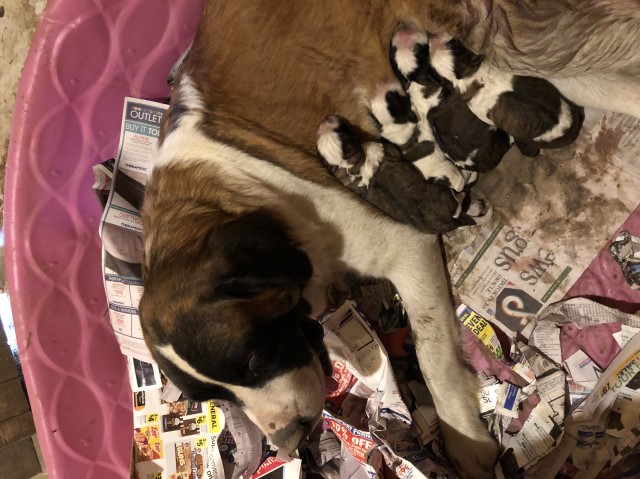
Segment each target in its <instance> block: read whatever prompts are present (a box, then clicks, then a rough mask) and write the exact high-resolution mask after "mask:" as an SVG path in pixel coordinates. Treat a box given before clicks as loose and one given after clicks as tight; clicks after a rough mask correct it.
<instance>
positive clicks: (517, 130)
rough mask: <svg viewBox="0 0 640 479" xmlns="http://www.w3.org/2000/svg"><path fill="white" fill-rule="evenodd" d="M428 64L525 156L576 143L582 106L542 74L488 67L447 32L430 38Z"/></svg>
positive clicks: (474, 110)
mask: <svg viewBox="0 0 640 479" xmlns="http://www.w3.org/2000/svg"><path fill="white" fill-rule="evenodd" d="M429 55H430V61H431V66H432V67H433V68H434V69H435V71H436V72H437V73H438V74H439V75H440V76H442V77H444V78H446V79H447V80H449V81H450V82H451V83H452V84H453V86H454V87H455V88H456V89H457V90H458V91H459V92H460V94H461V95H462V97H463V98H464V99H465V100H466V102H467V104H468V105H469V108H470V109H471V111H472V112H473V113H474V114H475V115H476V116H478V118H480V119H481V120H482V121H484V122H487V123H489V124H492V125H496V126H497V127H498V128H500V129H502V130H504V131H505V132H507V133H508V134H509V135H511V136H512V137H513V139H514V141H515V143H516V145H517V146H518V148H519V149H520V151H521V152H522V153H523V154H524V155H527V156H536V155H537V154H538V153H539V151H540V148H561V147H563V146H567V145H569V144H571V143H573V142H574V141H575V139H576V138H577V137H578V134H579V133H580V129H581V128H582V122H583V120H584V109H583V108H582V107H579V106H578V105H576V104H574V103H572V102H571V101H569V100H567V99H566V98H565V97H564V96H562V94H561V93H560V92H559V91H558V90H557V89H556V87H554V86H553V85H552V84H551V83H550V82H548V81H546V80H544V79H542V78H534V77H527V76H519V75H513V74H511V73H507V72H504V71H501V70H498V69H497V68H495V67H492V66H491V65H489V63H488V62H485V61H484V57H482V56H480V55H475V54H473V53H472V52H470V51H469V50H467V49H466V48H465V47H464V46H463V45H462V43H460V42H459V41H457V40H455V39H452V38H451V37H450V36H449V35H447V34H438V35H431V36H430V37H429Z"/></svg>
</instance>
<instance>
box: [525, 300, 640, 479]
mask: <svg viewBox="0 0 640 479" xmlns="http://www.w3.org/2000/svg"><path fill="white" fill-rule="evenodd" d="M639 323H640V317H638V316H634V315H629V314H625V313H621V312H619V311H616V310H613V309H611V308H607V307H605V306H602V305H599V304H597V303H594V302H592V301H589V300H586V299H581V298H578V299H572V300H568V301H565V302H563V303H559V304H555V305H552V306H550V307H548V308H546V309H545V310H544V311H543V312H542V313H541V315H540V318H539V322H538V326H537V327H536V329H535V330H534V331H533V334H532V336H531V338H530V345H531V344H535V346H536V347H538V348H539V349H541V350H544V349H546V350H549V351H559V356H560V358H561V359H562V360H564V361H563V366H564V367H565V370H566V372H567V374H568V377H567V384H568V390H569V392H570V403H569V404H567V411H568V412H567V420H566V422H565V429H564V436H563V439H562V441H561V443H560V446H559V448H560V449H561V451H560V452H557V453H555V452H554V453H552V454H549V455H547V456H545V457H544V458H543V459H542V460H541V461H540V463H539V464H538V465H536V466H534V467H533V468H532V469H531V472H532V474H531V475H529V474H527V477H532V478H537V477H545V478H546V477H555V475H554V474H555V473H560V474H562V477H567V478H578V479H581V478H585V477H593V478H595V477H636V476H637V475H638V474H640V461H638V448H637V445H638V442H636V441H637V439H638V428H639V427H640V414H639V409H638V408H637V405H638V403H637V396H636V395H637V392H638V389H640V335H638V334H635V333H636V332H637V331H638V330H639V329H638V326H639ZM551 328H555V329H556V330H559V331H563V330H565V329H567V328H568V331H569V333H567V334H564V333H561V335H554V334H550V331H552V329H551ZM623 330H624V334H621V333H622V331H623ZM585 331H587V332H588V333H587V334H583V333H584V332H585ZM623 337H624V338H625V339H624V340H623V339H622V338H623ZM623 341H624V342H623ZM550 342H553V343H554V344H548V343H550ZM572 384H574V385H577V386H580V387H581V389H580V388H579V387H577V386H574V387H573V389H572ZM630 445H632V446H630ZM620 451H624V452H625V456H624V457H623V456H619V453H620ZM528 472H529V471H528ZM533 472H536V473H538V472H539V473H540V476H538V475H535V474H533ZM599 475H600V476H599Z"/></svg>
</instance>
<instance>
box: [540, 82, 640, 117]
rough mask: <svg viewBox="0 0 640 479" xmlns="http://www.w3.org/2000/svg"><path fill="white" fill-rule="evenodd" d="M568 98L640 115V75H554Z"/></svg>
mask: <svg viewBox="0 0 640 479" xmlns="http://www.w3.org/2000/svg"><path fill="white" fill-rule="evenodd" d="M550 81H551V83H553V84H554V86H555V87H556V88H557V89H558V90H560V93H562V94H563V95H564V96H566V97H567V98H568V99H569V100H571V101H573V102H574V103H577V104H578V105H581V106H585V107H593V108H600V109H602V110H611V111H619V112H621V113H626V114H627V115H632V116H635V117H637V118H640V79H638V78H632V77H628V76H623V75H615V74H611V75H606V74H601V75H585V76H581V77H576V78H551V79H550Z"/></svg>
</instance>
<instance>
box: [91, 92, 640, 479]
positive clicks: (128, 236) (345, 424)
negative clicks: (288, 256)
mask: <svg viewBox="0 0 640 479" xmlns="http://www.w3.org/2000/svg"><path fill="white" fill-rule="evenodd" d="M166 107H167V106H166V105H163V104H158V103H153V102H149V101H145V100H138V99H133V98H127V99H126V102H125V108H124V112H123V123H122V134H121V142H120V148H119V150H118V155H117V157H116V158H115V159H111V160H108V161H105V162H103V163H101V164H100V165H96V166H95V167H94V174H95V177H96V182H95V184H94V191H95V192H96V196H97V197H98V199H99V201H100V203H101V205H102V206H103V208H104V214H103V217H102V221H101V231H100V233H101V238H102V241H103V246H104V247H103V274H104V285H105V291H106V294H107V298H108V305H109V310H108V313H109V319H110V321H111V325H112V327H113V330H114V333H115V334H116V337H117V338H118V341H119V344H120V347H121V350H122V352H123V354H125V355H126V356H127V360H128V365H129V372H130V382H131V386H132V391H133V403H132V409H133V417H134V430H133V431H132V436H133V443H134V447H133V450H134V454H133V461H132V477H136V478H139V479H178V478H180V479H187V478H189V479H201V478H205V477H206V478H215V479H222V478H225V479H238V478H243V479H248V478H249V477H251V478H252V479H260V478H262V477H267V476H268V477H269V478H274V477H276V476H277V477H278V479H280V478H282V479H299V478H301V477H303V476H305V475H306V474H310V473H316V474H320V475H322V476H323V477H325V478H329V479H337V478H338V477H340V478H344V479H350V478H354V479H371V478H374V477H394V476H396V477H398V478H400V479H411V478H423V477H425V478H426V477H428V478H434V479H439V478H442V479H444V478H454V477H456V475H455V473H454V471H453V470H452V469H451V468H450V466H449V465H448V463H447V461H446V458H445V453H444V448H443V443H442V439H441V436H440V431H439V424H438V418H437V414H436V411H435V407H434V405H433V401H432V400H431V396H430V394H429V391H428V388H427V387H426V385H425V384H424V380H423V378H422V374H421V373H420V371H419V369H418V367H417V361H416V358H415V348H414V346H413V342H412V338H411V334H410V329H409V326H408V320H407V315H406V313H405V311H404V309H403V307H402V299H401V298H400V297H399V296H398V295H397V294H396V292H395V290H394V288H393V286H392V285H391V284H390V283H388V282H386V281H364V280H362V279H360V278H355V277H353V276H351V275H349V274H345V275H339V276H337V277H336V281H335V283H334V284H333V285H332V286H331V288H330V290H329V291H328V292H327V293H328V298H329V303H330V305H331V306H330V309H329V310H328V311H327V313H326V314H325V315H324V317H323V318H322V319H321V323H322V325H323V328H324V331H325V344H326V345H327V348H328V350H329V354H330V358H331V361H332V364H333V379H334V380H335V381H336V383H337V384H338V387H337V389H336V390H335V391H333V392H331V393H330V394H329V395H328V396H327V397H326V398H325V408H324V411H323V413H322V418H321V421H320V424H319V425H318V427H317V428H316V429H315V431H314V432H313V433H312V435H311V436H310V437H309V438H308V439H307V440H306V441H305V442H304V443H303V444H302V445H301V447H300V448H299V450H298V452H297V454H295V455H294V456H293V457H289V456H286V457H285V456H284V455H282V454H279V453H278V452H277V451H276V450H274V449H273V448H272V447H271V446H270V445H269V443H268V441H267V440H266V438H265V437H264V436H263V435H262V433H261V432H260V430H259V429H258V428H257V426H255V425H254V424H253V423H252V422H251V421H250V420H249V419H248V418H247V416H246V415H245V414H244V413H243V412H242V410H240V409H239V408H237V407H235V406H234V405H232V404H229V403H228V402H225V401H215V400H214V401H206V402H196V401H190V400H188V399H186V398H184V397H182V394H181V392H180V390H179V389H178V388H177V387H176V386H175V385H174V384H173V383H171V381H168V380H167V379H166V378H165V377H164V376H163V375H162V373H161V371H160V370H159V369H158V367H157V366H156V365H155V364H154V363H153V361H152V359H151V356H150V354H149V352H148V350H147V348H146V346H145V343H144V340H143V338H142V332H141V329H140V322H139V318H138V310H137V307H138V302H139V300H140V297H141V295H142V292H143V287H144V286H143V284H142V279H141V266H140V263H141V258H142V246H141V245H142V242H141V236H140V233H141V224H140V207H141V205H142V200H143V197H144V185H145V182H146V175H147V172H148V171H149V167H150V165H151V162H152V161H153V154H154V149H155V146H156V143H157V137H158V134H159V123H160V118H161V116H162V113H163V111H164V109H166ZM602 122H605V123H606V124H607V125H609V123H610V122H611V119H610V118H609V117H607V116H605V117H602V120H601V124H600V127H602V125H603V124H604V123H602ZM607 122H609V123H607ZM594 124H595V123H594ZM627 126H628V125H627ZM616 128H617V127H616ZM598 131H600V132H601V131H602V129H601V130H597V128H596V127H595V126H594V130H593V131H592V135H591V136H592V138H591V140H593V141H595V142H596V143H597V141H598V138H599V137H600V136H599V135H600V134H599V133H598ZM587 136H588V135H587ZM621 138H622V139H621V140H620V142H623V141H631V140H629V139H628V138H627V137H625V136H624V135H622V136H621ZM625 138H627V139H625ZM589 148H590V147H589V146H588V144H587V143H585V141H582V142H579V144H578V145H577V146H576V149H575V150H574V151H573V153H571V154H569V153H565V155H567V158H566V160H567V161H563V162H562V163H561V165H562V167H563V168H565V167H568V159H569V158H571V159H572V162H575V163H576V164H577V165H574V167H573V170H572V171H574V173H575V174H576V175H577V174H578V173H579V172H580V171H582V170H581V169H582V168H591V167H592V166H593V165H591V166H589V165H588V164H587V163H589V164H590V162H592V161H595V160H594V157H593V155H591V153H589V154H587V153H585V151H586V150H589ZM602 148H604V147H602ZM589 151H591V150H589ZM580 152H582V153H580ZM572 155H573V156H572ZM590 155H591V156H590ZM585 158H586V159H585ZM513 160H514V161H517V160H515V159H513ZM561 160H562V158H561ZM505 162H507V163H508V162H509V159H508V158H507V159H505ZM614 163H615V164H616V165H619V166H620V165H621V164H620V162H614ZM558 167H560V165H558ZM514 168H517V166H515V167H514ZM509 171H510V170H509V168H507V172H509ZM603 174H607V175H610V176H612V178H610V179H611V180H612V181H615V182H617V183H615V184H617V185H618V186H616V187H615V188H613V191H612V192H610V193H608V194H607V195H605V196H606V198H604V199H603V200H602V201H605V200H606V201H613V200H612V198H613V196H615V195H618V196H619V197H620V198H621V199H620V201H619V202H618V203H616V205H613V203H611V204H610V205H609V203H606V201H605V206H606V205H609V206H611V208H614V206H616V208H617V209H615V208H614V209H612V210H611V215H610V217H608V218H607V220H606V221H603V220H602V218H594V219H593V221H590V222H588V227H589V228H592V227H593V228H595V229H594V232H595V233H594V234H595V239H594V240H593V241H592V240H591V239H590V241H588V242H584V244H583V243H580V242H579V241H577V240H578V239H579V238H577V237H576V238H573V239H575V240H576V241H574V242H570V241H568V240H567V237H566V236H562V235H559V236H558V238H556V239H554V236H553V234H552V233H551V232H549V231H547V232H545V231H542V230H543V228H542V225H541V224H538V223H536V221H534V220H531V219H527V221H524V220H523V218H522V216H519V217H517V218H516V217H513V218H509V221H506V220H505V218H501V217H500V216H499V215H498V216H497V217H496V219H495V222H494V223H493V224H490V225H486V226H485V227H482V228H475V229H467V230H465V231H462V232H461V233H457V234H456V235H451V236H450V243H454V244H453V245H451V244H450V245H448V250H449V254H450V255H451V254H452V252H453V253H454V254H453V257H454V258H453V260H452V261H450V264H449V266H450V269H451V275H452V278H453V282H454V285H455V286H456V288H457V292H458V295H459V296H460V300H462V301H463V303H461V304H460V303H459V306H458V308H457V316H458V319H459V321H460V331H461V335H462V338H463V345H464V348H465V353H466V355H467V357H468V359H469V362H470V365H471V367H472V368H473V369H474V370H475V372H476V373H477V377H478V405H479V410H480V412H481V415H482V417H483V418H484V419H485V420H486V422H487V428H488V429H489V431H491V433H492V434H494V436H495V437H496V439H497V440H498V441H499V442H500V444H501V445H502V450H503V454H502V456H501V458H500V461H499V463H498V465H497V467H496V475H497V477H504V478H512V477H516V476H523V475H524V476H525V477H531V478H536V479H537V478H543V479H544V478H549V479H551V478H555V477H557V476H558V475H559V474H560V476H559V477H563V478H577V479H585V478H595V477H598V475H599V474H603V475H602V476H601V477H611V476H607V474H619V475H618V476H613V477H621V476H620V475H622V474H627V476H626V477H632V475H633V474H634V473H637V474H640V470H638V466H637V464H638V463H639V462H640V461H639V460H638V459H639V458H640V456H639V452H638V451H639V450H640V335H638V334H637V333H638V331H640V317H638V316H631V315H627V314H623V313H620V312H619V311H616V310H613V309H609V308H606V307H604V306H601V305H599V304H596V303H594V302H591V301H588V300H585V299H575V300H570V301H567V302H564V303H553V302H554V301H557V300H558V299H560V298H561V297H562V296H563V295H564V293H565V292H566V291H567V290H568V289H569V288H570V286H571V285H572V284H573V282H574V281H575V279H576V278H577V277H578V276H579V274H580V273H581V272H582V271H583V270H584V269H585V268H586V266H587V265H588V263H589V260H590V259H591V258H593V257H594V256H595V255H596V254H597V252H598V250H599V249H600V248H602V246H603V244H604V241H605V240H606V239H608V238H610V235H611V234H612V232H613V231H615V229H616V228H617V226H618V225H619V224H621V223H622V222H623V221H624V220H625V218H626V215H627V216H628V214H629V213H630V212H631V211H632V209H633V208H634V207H635V206H636V204H634V202H635V203H637V202H638V199H637V197H636V196H634V195H632V194H631V192H630V190H629V185H630V184H631V181H630V178H627V177H626V176H625V175H623V174H622V173H621V172H618V171H615V172H609V173H603ZM637 177H640V174H639V175H638V176H637ZM607 178H608V177H607ZM565 180H566V178H565ZM558 181H560V180H558ZM607 181H608V180H607ZM507 183H508V182H507ZM591 186H594V189H593V191H595V192H598V191H599V192H600V193H599V194H603V193H602V187H601V186H598V185H591ZM598 188H600V189H598ZM616 188H617V189H616ZM507 190H508V187H507V186H504V185H503V187H502V189H500V188H496V194H497V195H505V194H507V193H505V191H507ZM634 198H635V199H634ZM609 206H606V207H607V208H608V207H609ZM543 207H544V206H540V208H543ZM532 217H535V218H537V216H536V215H533V216H532ZM571 221H573V220H571ZM568 222H569V221H563V223H568ZM596 222H598V224H597V225H596V224H595V223H596ZM592 223H593V224H592ZM510 225H511V226H510ZM512 225H517V226H512ZM554 228H556V229H555V230H553V231H555V232H556V234H559V233H558V231H560V230H559V229H558V228H560V226H558V225H555V226H554ZM539 230H540V231H539ZM638 233H639V232H635V234H636V235H637V234H638ZM567 234H568V233H567ZM571 234H573V233H571ZM589 234H590V238H591V233H589ZM603 238H604V239H603ZM633 238H635V237H633V236H631V235H630V236H623V237H621V238H617V239H616V238H611V240H612V241H611V244H614V246H615V248H616V249H615V252H616V254H618V256H619V257H620V258H625V261H626V263H625V264H632V263H631V262H630V261H631V260H633V258H634V254H635V250H634V249H632V248H631V247H628V246H626V245H627V243H630V242H631V240H632V239H633ZM600 239H603V242H602V243H601V242H600V241H599V240H600ZM627 240H628V241H627ZM616 241H618V243H615V242H616ZM625 241H626V242H625ZM623 242H625V243H624V245H623V244H622V243H623ZM612 254H613V253H612ZM628 258H631V260H629V259H628ZM507 266H508V267H507ZM629 268H630V266H629V267H628V269H629ZM629 271H632V270H631V269H629ZM625 274H626V273H625ZM629 274H630V276H629V277H632V275H631V273H629ZM552 303H553V304H552ZM451 380H452V381H455V378H451ZM565 398H568V399H565ZM634 467H635V468H636V469H634ZM634 471H635V472H634ZM630 474H631V475H630Z"/></svg>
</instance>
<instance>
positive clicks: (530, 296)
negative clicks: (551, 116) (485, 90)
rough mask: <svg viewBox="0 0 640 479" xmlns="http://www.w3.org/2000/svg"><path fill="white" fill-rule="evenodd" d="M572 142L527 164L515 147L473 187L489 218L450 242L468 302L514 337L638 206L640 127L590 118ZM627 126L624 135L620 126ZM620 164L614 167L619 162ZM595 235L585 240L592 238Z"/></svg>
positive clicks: (456, 279)
mask: <svg viewBox="0 0 640 479" xmlns="http://www.w3.org/2000/svg"><path fill="white" fill-rule="evenodd" d="M586 113H587V117H586V119H585V123H584V127H583V133H582V134H581V135H580V137H579V138H578V140H577V141H576V143H575V144H573V145H571V146H570V147H567V148H563V149H560V150H546V151H545V150H543V151H542V153H541V155H540V156H539V157H536V158H525V157H523V156H521V155H520V154H519V153H518V152H517V151H516V149H511V150H510V151H509V152H508V153H507V155H506V156H505V158H504V159H503V160H502V162H501V164H500V165H499V166H498V167H497V168H496V170H494V171H492V172H491V174H490V175H481V177H480V180H479V182H478V184H477V186H476V188H477V189H478V190H479V191H480V192H481V193H482V194H483V195H484V196H485V197H486V198H487V199H488V200H489V201H490V202H491V203H492V204H493V205H494V206H495V207H496V212H495V215H494V218H492V220H491V221H490V222H489V223H487V224H485V225H484V226H482V227H481V228H480V230H479V231H478V229H477V228H472V229H469V228H467V229H464V228H463V229H460V230H458V231H456V232H454V233H453V234H451V235H448V238H447V239H448V240H447V241H446V242H445V245H446V248H447V250H448V257H449V270H450V273H451V279H452V283H453V285H454V287H455V289H456V290H457V294H458V295H459V296H460V298H461V300H462V301H463V302H464V303H465V304H467V305H468V306H470V307H471V308H472V309H473V310H475V311H476V312H478V313H479V314H481V315H482V316H484V317H485V318H487V319H489V320H491V321H495V325H496V326H498V327H500V328H503V329H504V331H505V332H506V333H508V334H511V335H512V337H515V335H516V334H517V333H521V334H522V335H523V336H525V337H527V336H528V334H529V333H530V331H531V329H532V328H533V326H534V324H535V317H536V315H537V314H538V313H539V311H541V310H542V309H543V308H544V307H545V306H547V305H549V304H551V303H553V302H556V301H558V300H560V299H561V298H562V297H563V296H564V294H565V293H566V292H567V291H568V290H569V288H570V287H571V286H572V285H573V283H574V282H575V281H576V280H577V279H578V277H579V276H580V275H581V274H582V272H583V271H584V270H585V269H586V268H587V266H588V265H589V264H590V262H591V260H592V259H593V258H594V257H595V256H596V255H597V254H598V252H599V251H600V250H601V249H602V248H603V247H604V245H605V244H606V242H607V240H609V238H611V235H612V234H613V232H614V231H615V230H616V229H617V228H618V227H619V225H621V224H622V223H623V222H624V221H625V220H626V219H627V217H628V216H629V214H630V213H631V212H632V211H633V210H634V209H635V208H636V206H637V205H638V203H639V202H640V197H639V195H638V191H639V190H640V174H639V172H638V171H636V170H634V169H633V168H629V164H630V163H635V164H637V162H630V161H624V160H623V159H622V158H627V159H628V158H629V157H630V156H631V155H633V156H636V157H637V156H638V155H639V154H640V145H639V144H638V143H637V141H636V139H637V137H638V135H640V121H639V120H637V119H629V118H628V117H626V116H624V115H612V114H611V113H606V114H604V115H603V114H602V112H595V111H587V112H586ZM622 126H624V128H622ZM612 160H613V161H612ZM587 237H588V241H585V238H587Z"/></svg>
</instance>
